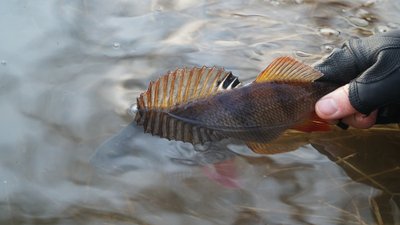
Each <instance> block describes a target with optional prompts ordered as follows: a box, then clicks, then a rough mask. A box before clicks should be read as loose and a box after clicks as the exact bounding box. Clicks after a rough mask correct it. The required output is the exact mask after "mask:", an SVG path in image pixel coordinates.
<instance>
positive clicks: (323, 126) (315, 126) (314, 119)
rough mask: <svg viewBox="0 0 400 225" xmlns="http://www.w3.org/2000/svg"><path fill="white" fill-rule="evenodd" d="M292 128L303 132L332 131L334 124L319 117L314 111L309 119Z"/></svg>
mask: <svg viewBox="0 0 400 225" xmlns="http://www.w3.org/2000/svg"><path fill="white" fill-rule="evenodd" d="M292 129H294V130H298V131H302V132H313V131H330V130H332V126H331V125H330V124H329V123H328V122H327V121H326V120H323V119H321V118H319V117H318V116H317V115H316V114H315V113H313V115H312V116H311V118H310V119H309V120H307V121H305V122H304V123H301V124H298V125H296V126H294V127H293V128H292Z"/></svg>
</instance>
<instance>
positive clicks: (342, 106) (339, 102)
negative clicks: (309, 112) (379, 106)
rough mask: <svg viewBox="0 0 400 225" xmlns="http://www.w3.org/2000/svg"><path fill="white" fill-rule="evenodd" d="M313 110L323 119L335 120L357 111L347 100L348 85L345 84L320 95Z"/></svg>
mask: <svg viewBox="0 0 400 225" xmlns="http://www.w3.org/2000/svg"><path fill="white" fill-rule="evenodd" d="M315 112H316V113H317V115H318V116H319V117H321V118H322V119H325V120H336V119H341V118H344V117H346V116H349V115H352V114H354V113H356V112H357V110H355V109H354V108H353V106H352V105H351V104H350V101H349V85H348V84H346V85H344V86H342V87H340V88H338V89H336V90H335V91H333V92H331V93H329V94H327V95H325V96H324V97H322V98H321V99H320V100H319V101H318V102H317V104H316V105H315Z"/></svg>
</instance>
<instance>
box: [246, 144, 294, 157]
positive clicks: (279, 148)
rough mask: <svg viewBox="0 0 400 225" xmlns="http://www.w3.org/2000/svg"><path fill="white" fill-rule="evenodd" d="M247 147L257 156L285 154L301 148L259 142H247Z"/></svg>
mask: <svg viewBox="0 0 400 225" xmlns="http://www.w3.org/2000/svg"><path fill="white" fill-rule="evenodd" d="M246 145H247V147H249V148H250V149H251V150H252V151H253V152H255V153H257V154H264V155H272V154H279V153H284V152H290V151H293V150H296V149H297V148H298V147H299V146H297V145H296V146H291V145H284V144H282V143H280V144H274V143H258V142H246Z"/></svg>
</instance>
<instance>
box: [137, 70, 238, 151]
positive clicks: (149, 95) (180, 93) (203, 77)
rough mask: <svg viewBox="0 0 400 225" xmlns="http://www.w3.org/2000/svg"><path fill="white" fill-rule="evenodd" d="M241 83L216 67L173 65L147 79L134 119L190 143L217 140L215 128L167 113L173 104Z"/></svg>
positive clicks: (151, 129)
mask: <svg viewBox="0 0 400 225" xmlns="http://www.w3.org/2000/svg"><path fill="white" fill-rule="evenodd" d="M239 84H240V82H239V80H238V79H237V77H235V76H233V75H232V73H231V72H227V71H225V70H224V69H219V68H216V67H212V68H209V67H202V68H197V67H195V68H192V69H186V68H184V69H176V70H174V71H172V72H169V73H168V74H166V75H164V76H162V77H160V78H159V79H157V80H156V81H154V82H150V84H149V87H148V89H147V91H145V92H144V93H142V94H141V95H140V96H139V97H138V98H137V112H136V117H135V121H136V122H137V124H138V125H143V127H144V130H145V132H147V133H151V134H153V135H159V136H160V137H164V138H168V139H170V140H171V139H172V140H180V141H184V142H191V143H193V144H197V143H205V142H208V141H215V140H220V139H221V138H222V136H221V135H219V134H218V133H217V132H215V131H213V130H211V129H206V128H203V127H199V126H194V125H192V124H190V123H185V122H183V121H180V120H179V119H176V118H173V117H171V116H170V115H168V112H169V111H170V110H171V109H173V108H174V107H179V106H180V105H182V104H185V103H188V102H191V101H194V100H196V99H201V98H205V97H208V96H210V95H214V94H216V93H218V92H221V91H224V90H229V89H232V88H235V87H237V86H238V85H239Z"/></svg>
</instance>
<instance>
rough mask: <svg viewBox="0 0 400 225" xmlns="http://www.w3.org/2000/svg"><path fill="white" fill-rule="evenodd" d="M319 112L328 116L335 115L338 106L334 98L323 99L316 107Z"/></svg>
mask: <svg viewBox="0 0 400 225" xmlns="http://www.w3.org/2000/svg"><path fill="white" fill-rule="evenodd" d="M316 107H317V109H318V111H319V112H320V113H322V114H324V115H326V116H330V115H333V114H335V113H336V112H337V111H338V106H337V104H336V102H335V100H333V99H332V98H325V99H321V100H320V101H318V102H317V105H316Z"/></svg>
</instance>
